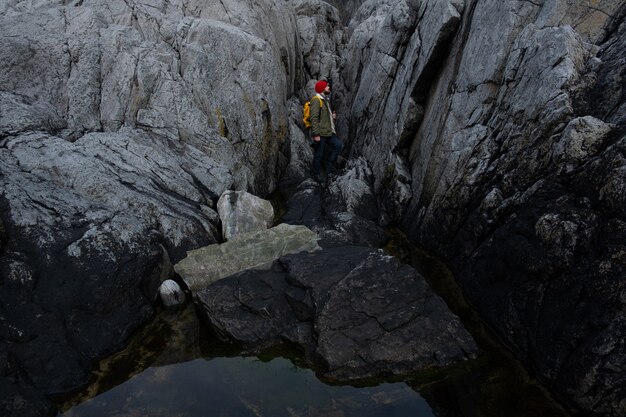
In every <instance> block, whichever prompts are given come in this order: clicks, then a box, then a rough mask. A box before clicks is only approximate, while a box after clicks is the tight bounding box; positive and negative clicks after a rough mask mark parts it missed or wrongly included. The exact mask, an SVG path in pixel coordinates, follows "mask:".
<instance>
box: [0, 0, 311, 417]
mask: <svg viewBox="0 0 626 417" xmlns="http://www.w3.org/2000/svg"><path fill="white" fill-rule="evenodd" d="M296 33H297V31H296V20H295V14H294V13H293V11H292V10H291V9H290V8H288V7H284V4H283V2H282V1H278V0H263V1H262V4H259V7H254V8H251V7H249V4H248V2H246V1H243V0H226V1H221V2H218V3H215V4H213V3H211V4H209V3H207V2H200V1H195V0H190V1H188V0H186V1H161V0H148V1H142V2H138V1H132V0H131V1H126V0H124V1H117V0H114V1H112V2H102V1H95V0H93V1H92V0H85V1H69V2H68V1H63V2H61V1H52V2H29V1H11V2H1V3H0V219H1V224H2V228H1V229H0V250H1V251H2V253H1V257H0V388H1V390H0V397H1V398H2V403H1V406H2V409H1V410H0V414H2V415H16V416H17V415H19V416H26V415H41V414H46V413H48V412H50V413H52V414H54V411H53V410H51V408H50V407H49V402H48V400H46V399H45V397H44V396H43V395H42V394H44V395H48V394H53V393H57V392H61V391H66V390H70V389H74V388H76V387H77V386H79V385H80V384H83V383H85V382H86V381H87V378H88V376H89V374H88V372H89V369H90V367H91V366H92V364H93V362H94V361H95V360H96V359H97V358H98V357H100V356H102V355H104V354H107V353H109V352H112V351H114V350H116V349H118V348H119V347H121V346H122V345H123V343H124V341H125V340H126V339H127V337H128V336H129V335H130V334H131V333H132V332H133V331H134V330H136V329H137V327H138V326H140V325H141V324H142V323H144V322H145V320H146V319H147V318H149V317H150V316H151V314H152V312H153V304H154V303H155V300H156V297H157V295H158V292H157V290H158V287H159V285H160V284H161V282H162V281H163V280H165V279H166V278H167V277H168V275H169V273H170V269H169V265H170V258H171V260H172V261H174V262H176V261H178V260H180V259H181V258H182V257H183V256H184V254H185V253H186V252H187V251H188V250H190V249H193V248H197V247H201V246H206V245H208V244H211V243H216V242H218V241H221V236H220V235H221V233H220V230H219V221H220V220H219V217H218V214H217V212H216V203H217V199H218V197H219V196H220V195H221V194H222V193H223V192H224V191H226V190H247V191H250V192H253V193H254V194H260V195H265V194H267V193H270V192H272V191H273V190H274V189H275V188H276V186H277V184H278V180H279V175H280V174H281V173H282V171H283V170H284V169H285V167H286V165H287V158H288V154H289V151H288V150H289V147H290V144H289V137H290V136H289V129H290V127H289V123H288V112H287V99H288V98H289V97H290V96H291V95H292V94H293V93H294V91H295V90H296V89H297V88H298V87H299V84H298V83H299V82H300V80H299V78H300V77H299V73H300V71H301V53H300V51H299V49H298V45H297V36H296Z"/></svg>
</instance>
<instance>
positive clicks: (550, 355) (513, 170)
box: [0, 0, 626, 416]
mask: <svg viewBox="0 0 626 417" xmlns="http://www.w3.org/2000/svg"><path fill="white" fill-rule="evenodd" d="M335 4H337V5H339V6H340V7H339V9H335V8H334V7H332V6H331V5H330V4H329V3H326V2H321V1H316V0H294V1H291V2H283V1H282V0H259V2H256V3H255V4H254V5H252V3H251V2H249V1H246V0H222V1H220V2H205V1H198V0H173V1H165V0H146V1H142V2H138V1H135V0H123V1H122V0H112V1H109V2H102V1H97V0H76V1H48V2H32V1H20V0H16V1H10V2H7V1H5V2H1V3H0V251H2V252H1V254H0V255H1V257H0V399H1V400H0V406H1V407H2V408H3V409H2V414H7V415H20V416H22V415H45V414H46V413H52V414H53V413H54V411H53V410H51V408H50V407H49V402H48V400H46V399H45V395H48V394H53V393H56V392H59V391H64V390H68V389H73V388H75V387H76V386H77V385H79V384H81V383H82V382H84V381H86V379H87V377H88V369H89V368H90V366H91V364H92V363H93V361H94V360H96V358H98V357H100V356H101V355H103V354H106V353H108V352H111V351H113V350H115V349H116V348H117V347H119V346H121V345H122V344H123V342H124V340H125V339H126V338H127V337H128V335H129V334H130V333H132V332H133V331H134V330H135V329H136V328H137V327H138V326H140V325H141V323H143V322H144V321H145V319H146V318H147V317H149V316H150V315H151V313H152V306H153V303H154V302H155V298H156V295H157V289H158V286H159V285H160V283H161V282H162V281H163V280H165V279H166V278H167V277H168V276H169V274H170V272H171V271H170V269H169V265H170V259H171V260H172V261H173V262H177V261H178V260H180V259H181V258H182V257H183V256H184V254H185V253H186V252H187V251H189V250H191V249H193V248H198V247H202V246H206V245H209V244H212V243H216V242H218V241H220V240H221V238H220V231H219V222H220V219H219V216H218V214H217V212H216V210H217V208H216V203H217V199H218V197H219V196H220V195H221V194H222V193H223V192H224V191H226V190H236V191H242V190H245V191H248V192H251V193H253V194H255V195H261V196H266V195H267V194H269V193H270V192H273V191H274V190H275V189H276V187H277V186H278V184H279V181H281V176H282V175H283V174H286V175H287V177H288V178H289V181H291V184H292V185H294V184H297V183H298V182H299V181H300V180H302V179H303V178H305V177H306V171H307V168H308V164H309V161H310V149H308V148H307V147H308V144H307V139H306V137H305V134H304V132H303V130H302V129H301V126H300V125H299V121H298V120H299V119H300V117H301V114H300V113H299V112H300V109H301V104H302V101H303V99H304V98H308V96H309V95H310V94H311V93H312V92H311V89H310V86H311V84H312V82H313V81H314V80H315V79H317V78H320V77H326V78H330V79H331V80H332V82H333V97H332V100H333V108H334V109H336V110H338V120H337V127H338V130H339V135H340V137H342V139H344V141H345V143H346V147H345V148H344V149H345V150H344V155H343V156H344V157H346V158H348V159H349V160H348V162H347V163H346V164H345V166H343V167H342V168H343V172H342V174H341V175H340V176H339V177H336V178H331V179H329V180H328V181H327V182H326V183H325V184H324V185H323V186H320V185H317V184H314V183H312V182H310V181H305V182H303V183H302V184H301V185H300V187H299V188H298V190H297V194H296V196H295V197H294V198H292V200H291V201H290V202H289V211H288V213H287V215H286V219H287V220H288V221H289V222H291V223H304V224H307V225H309V226H310V227H311V228H313V229H314V230H316V231H319V232H320V235H321V236H322V239H323V241H324V242H325V243H326V244H328V245H334V246H335V247H341V246H345V245H346V242H349V243H354V244H365V245H371V246H377V245H379V244H381V243H382V241H384V239H385V235H384V231H383V229H382V227H384V226H386V225H390V224H395V225H401V226H402V228H403V229H404V231H405V232H406V233H407V234H408V235H409V236H411V237H412V239H413V240H415V241H417V242H419V243H420V244H422V245H423V246H426V247H428V248H430V249H432V250H433V251H435V252H437V253H439V254H440V255H442V256H444V257H446V258H447V259H448V260H449V262H450V264H451V265H452V266H453V268H454V270H455V272H456V275H457V277H458V279H459V281H460V282H461V284H462V286H463V288H464V289H465V292H466V294H467V297H468V298H469V300H470V301H471V302H472V303H473V304H474V305H475V307H476V308H477V309H478V310H479V311H480V313H481V315H482V316H483V317H484V318H485V320H486V321H487V322H488V323H489V324H490V326H491V327H492V328H493V329H494V330H495V331H496V333H497V334H498V336H499V337H500V338H501V339H502V340H503V341H505V343H507V344H508V345H509V346H510V347H511V349H512V350H513V351H514V352H515V353H516V355H517V356H518V357H519V358H521V359H522V360H523V361H524V363H525V364H526V365H527V366H528V367H530V368H532V369H533V370H534V372H535V373H536V374H537V375H538V376H539V377H540V378H541V379H542V380H543V381H545V382H546V383H547V385H548V386H549V387H550V389H551V390H552V391H553V392H554V393H555V394H556V395H557V396H558V397H559V398H560V399H562V400H563V401H564V403H565V404H566V405H567V406H568V407H570V408H572V409H574V410H575V411H579V412H582V413H584V414H586V415H594V416H621V415H624V414H626V403H625V402H624V401H623V399H624V398H626V392H625V390H626V384H624V379H623V378H624V377H623V375H625V374H626V369H624V366H625V365H624V364H625V363H626V346H625V344H624V334H626V318H625V316H624V304H625V303H626V296H625V295H624V294H625V293H626V289H625V288H624V285H625V284H624V280H623V276H624V270H625V267H626V257H625V256H624V254H625V253H626V243H625V242H626V233H625V230H626V226H625V225H626V200H625V197H624V195H626V193H625V190H626V184H625V181H626V175H625V172H626V161H625V159H624V155H625V154H626V152H625V147H626V142H625V141H626V136H625V135H626V100H625V96H624V91H626V87H625V84H624V80H625V75H624V68H625V67H626V58H625V57H624V54H623V51H624V50H626V20H625V19H626V18H625V16H626V5H624V2H623V1H621V0H584V1H575V0H545V1H536V2H520V1H516V0H504V1H503V0H481V1H479V0H367V1H360V0H350V1H346V2H338V1H337V2H335ZM253 6H254V7H253ZM356 6H358V9H355V10H354V11H352V10H351V8H352V7H355V8H356ZM346 22H349V23H348V24H347V26H344V24H345V23H346ZM303 57H304V60H303V59H302V58H303ZM283 178H284V177H283ZM281 262H282V261H281ZM275 265H279V264H275ZM279 269H280V271H279V272H280V274H283V272H284V266H280V268H279ZM268 273H269V272H268ZM281 285H282V284H281ZM290 285H291V284H290ZM333 288H335V287H333ZM335 289H336V288H335ZM336 290H337V291H339V290H338V289H336ZM295 299H299V298H295ZM407 302H408V301H407ZM281 311H282V310H281ZM303 311H310V310H303ZM317 313H320V314H321V312H316V314H317ZM307 314H308V313H307ZM319 317H320V320H321V317H322V316H319ZM355 320H357V319H355ZM320 323H323V320H321V321H320ZM354 323H359V322H358V320H357V321H355V322H354ZM320 326H321V324H320ZM416 331H417V330H416ZM305 333H306V332H305ZM303 334H304V333H303ZM306 334H310V333H306ZM293 339H294V340H296V339H297V338H296V337H295V336H294V337H293ZM320 340H321V341H322V342H323V339H318V342H319V341H320ZM352 340H353V341H355V340H357V339H352ZM307 343H308V342H307ZM346 343H348V342H346ZM319 346H323V344H322V345H319ZM329 346H330V345H329ZM346 346H350V345H349V343H348V344H346ZM330 347H333V348H334V347H335V346H330ZM330 347H329V349H330ZM325 349H326V348H321V347H320V348H319V349H318V348H317V347H316V349H315V352H316V354H319V355H320V357H324V358H325V359H324V360H325V361H326V362H327V363H328V364H329V369H330V368H331V366H330V365H332V367H335V366H337V368H333V369H335V370H339V369H342V368H343V367H346V366H347V367H349V366H352V365H347V364H348V363H350V364H351V363H352V362H350V361H348V362H343V361H342V359H335V358H333V357H332V355H331V354H330V353H329V352H328V351H327V349H326V350H325ZM324 352H325V353H324ZM361 353H362V354H363V355H364V357H365V358H368V359H367V361H368V362H370V363H375V362H376V360H377V359H375V358H374V357H373V356H368V354H367V353H366V352H361ZM416 357H417V356H416ZM381 360H383V362H384V361H385V360H384V358H383V359H381ZM360 366H361V365H360V364H358V363H356V364H355V367H356V368H355V369H365V368H359V367H360ZM337 372H338V373H339V371H337ZM358 372H361V371H358ZM363 372H364V374H365V373H366V371H363ZM391 372H392V373H393V372H395V370H392V371H391Z"/></svg>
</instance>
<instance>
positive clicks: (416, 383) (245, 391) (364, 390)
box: [53, 236, 569, 417]
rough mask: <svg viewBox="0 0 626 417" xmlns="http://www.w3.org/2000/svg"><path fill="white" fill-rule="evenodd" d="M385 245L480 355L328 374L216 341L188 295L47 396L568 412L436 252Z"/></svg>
mask: <svg viewBox="0 0 626 417" xmlns="http://www.w3.org/2000/svg"><path fill="white" fill-rule="evenodd" d="M386 250H387V251H388V252H389V253H390V254H393V255H395V256H397V257H398V258H399V259H401V260H403V261H404V262H406V263H409V264H411V265H412V266H414V267H415V268H416V269H417V270H418V271H419V272H420V273H421V274H422V275H423V276H425V277H426V279H427V281H428V282H429V284H430V285H431V287H432V288H433V289H434V291H435V292H437V293H438V294H439V295H440V296H441V297H442V298H443V299H444V300H445V301H446V303H447V304H448V306H449V307H450V309H451V310H452V311H453V312H454V313H455V314H457V315H458V316H459V317H460V318H461V321H462V322H463V324H464V325H465V327H466V328H467V329H468V330H469V332H470V333H471V334H472V336H473V337H474V339H475V340H476V342H477V344H478V345H479V347H480V348H481V349H482V351H483V353H482V355H481V356H480V357H479V358H478V359H476V360H472V361H467V362H464V363H461V364H459V365H456V366H454V367H451V368H447V369H442V370H436V371H432V370H431V371H426V372H422V373H419V374H413V375H407V376H405V377H404V378H402V379H397V380H393V381H390V380H386V381H367V385H362V386H349V385H337V384H331V383H330V382H329V381H324V380H322V379H319V378H318V377H317V376H316V373H315V371H314V370H311V369H308V368H307V367H306V366H305V364H304V361H303V359H302V357H301V356H300V355H299V354H298V352H288V351H273V352H265V353H264V354H263V355H260V356H258V357H252V356H243V355H242V353H241V352H240V351H238V350H237V349H236V348H235V347H233V346H230V345H226V344H223V343H220V342H218V341H217V340H216V339H215V338H214V337H212V336H211V334H210V332H209V331H208V329H207V328H205V327H204V326H203V324H202V323H200V322H199V321H198V319H197V316H196V314H195V311H194V308H193V305H188V306H187V307H186V308H184V309H182V310H178V311H159V312H158V314H157V315H156V316H155V318H154V319H153V320H152V321H151V322H150V323H149V324H147V325H146V326H145V327H144V328H143V329H142V330H141V331H139V332H138V333H137V334H136V335H135V336H134V337H133V338H132V340H131V341H130V343H129V345H128V346H127V348H126V349H124V350H123V351H121V352H119V353H117V354H114V355H112V356H111V357H109V358H106V359H104V360H102V361H101V362H100V363H99V365H98V367H97V369H94V371H93V373H92V375H93V377H92V381H91V382H90V383H89V385H88V386H86V387H83V388H82V389H80V390H79V391H77V392H74V393H68V394H65V395H62V396H59V397H56V398H53V401H55V403H56V404H57V405H58V407H59V409H60V410H61V411H60V412H59V414H58V417H99V416H107V417H161V416H163V417H165V416H167V417H248V416H251V417H282V416H285V417H318V416H327V417H349V416H355V417H356V416H358V417H369V416H372V417H374V416H385V417H394V416H403V417H409V416H410V417H432V416H438V417H502V416H507V417H546V416H550V417H569V415H568V413H566V412H565V411H564V410H563V408H562V407H561V406H560V405H559V404H558V403H557V402H555V401H554V400H553V399H552V398H551V397H550V395H549V393H548V392H547V391H546V389H545V388H544V387H543V386H542V385H541V384H540V383H539V382H538V381H537V380H535V379H534V378H532V376H530V375H529V374H528V372H527V371H526V370H525V369H524V368H523V367H522V366H521V365H520V364H519V362H517V361H516V360H515V359H514V358H513V357H512V355H511V354H510V352H508V351H507V350H506V349H505V348H504V347H503V346H502V345H501V344H500V343H499V342H498V341H497V339H496V338H495V337H494V336H493V335H492V334H491V332H490V331H489V330H488V329H487V328H486V326H485V325H484V324H483V323H482V322H481V320H480V318H479V317H478V316H477V315H476V313H475V311H474V310H473V309H471V308H470V307H469V306H468V305H467V303H466V302H465V300H464V298H463V296H462V293H461V291H460V289H459V288H458V286H457V285H456V283H455V281H454V277H453V276H452V274H451V273H450V271H449V270H448V269H447V268H446V267H445V265H443V264H442V263H441V262H439V261H437V260H436V259H433V258H432V257H430V256H428V255H427V254H425V253H423V252H421V251H419V250H417V249H415V248H412V247H411V246H410V245H407V244H406V243H405V242H403V239H402V236H397V237H396V238H395V239H392V241H391V244H390V245H389V246H388V247H387V248H386Z"/></svg>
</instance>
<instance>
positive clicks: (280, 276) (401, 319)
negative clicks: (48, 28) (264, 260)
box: [196, 246, 478, 381]
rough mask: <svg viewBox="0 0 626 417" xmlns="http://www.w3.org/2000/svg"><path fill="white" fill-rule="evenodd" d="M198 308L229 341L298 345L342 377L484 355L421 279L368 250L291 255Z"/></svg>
mask: <svg viewBox="0 0 626 417" xmlns="http://www.w3.org/2000/svg"><path fill="white" fill-rule="evenodd" d="M338 259H340V260H341V262H337V260H338ZM196 304H197V306H198V308H199V310H200V311H201V314H202V316H203V317H204V318H205V319H206V320H207V321H208V322H209V324H210V325H211V327H212V328H213V329H214V330H215V331H216V333H217V334H219V335H221V336H222V337H223V338H225V339H226V340H230V341H235V342H238V343H240V344H242V345H243V347H244V348H245V349H247V350H249V351H259V350H262V349H264V348H268V347H271V346H276V345H279V344H281V343H283V342H285V341H286V342H289V343H293V344H296V345H298V346H301V347H302V348H304V350H305V352H306V354H307V360H308V361H309V362H310V363H312V364H316V365H320V366H322V372H323V374H324V376H325V377H328V378H332V379H336V380H341V381H349V380H358V379H362V378H371V377H388V376H393V375H403V374H407V373H410V372H414V371H419V370H424V369H428V368H431V367H444V366H447V365H450V364H453V363H455V362H458V361H462V360H467V359H468V358H471V357H474V356H475V354H476V353H477V351H478V349H477V347H476V344H475V343H474V341H473V339H472V337H471V336H470V335H469V333H467V331H466V330H465V329H464V328H463V326H462V325H461V323H460V321H459V319H458V317H456V316H455V315H453V314H452V313H451V312H450V311H449V310H448V309H447V307H446V305H445V303H444V302H443V300H441V298H439V297H438V296H437V295H435V294H434V293H433V292H432V291H431V290H430V288H429V287H428V285H427V284H426V282H425V281H424V279H423V277H422V276H420V275H419V274H418V273H417V272H416V271H415V270H414V269H412V268H411V267H409V266H406V265H403V264H401V263H400V262H399V261H398V260H397V259H395V258H393V257H390V256H388V255H386V254H384V253H383V252H382V251H380V250H374V249H368V248H364V247H355V246H344V247H335V248H331V249H325V250H322V251H318V252H313V253H300V254H294V255H288V256H284V257H282V258H280V259H279V260H278V261H276V262H274V264H273V265H272V267H271V268H270V269H269V270H249V271H244V272H241V273H239V274H236V275H233V276H231V277H228V278H225V279H223V280H220V281H218V282H216V283H214V284H212V285H209V286H208V287H206V288H205V289H203V290H201V291H199V292H198V293H197V294H196Z"/></svg>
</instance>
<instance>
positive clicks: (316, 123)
mask: <svg viewBox="0 0 626 417" xmlns="http://www.w3.org/2000/svg"><path fill="white" fill-rule="evenodd" d="M321 110H322V100H320V99H319V97H314V98H312V99H311V137H312V138H313V140H314V141H315V142H319V141H320V116H321V113H322V112H321Z"/></svg>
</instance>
